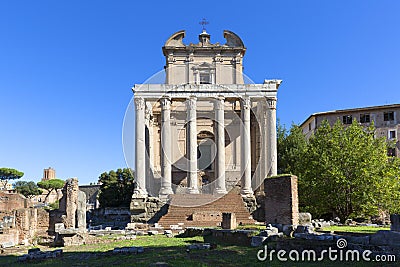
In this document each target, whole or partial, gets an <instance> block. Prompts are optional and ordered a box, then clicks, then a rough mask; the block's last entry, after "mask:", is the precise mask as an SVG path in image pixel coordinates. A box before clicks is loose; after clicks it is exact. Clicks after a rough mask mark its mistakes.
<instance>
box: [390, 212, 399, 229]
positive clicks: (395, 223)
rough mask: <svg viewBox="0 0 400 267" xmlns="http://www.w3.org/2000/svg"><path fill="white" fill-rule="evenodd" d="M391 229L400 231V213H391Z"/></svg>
mask: <svg viewBox="0 0 400 267" xmlns="http://www.w3.org/2000/svg"><path fill="white" fill-rule="evenodd" d="M390 230H392V231H396V232H400V214H391V215H390Z"/></svg>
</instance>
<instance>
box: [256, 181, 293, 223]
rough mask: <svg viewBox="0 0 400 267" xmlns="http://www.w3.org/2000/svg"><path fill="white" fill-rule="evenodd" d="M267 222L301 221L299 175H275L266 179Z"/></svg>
mask: <svg viewBox="0 0 400 267" xmlns="http://www.w3.org/2000/svg"><path fill="white" fill-rule="evenodd" d="M264 192H265V222H266V224H276V223H280V224H292V225H297V224H298V223H299V200H298V191H297V177H296V176H294V175H292V176H291V175H288V176H282V177H279V176H275V177H270V178H267V179H265V180H264Z"/></svg>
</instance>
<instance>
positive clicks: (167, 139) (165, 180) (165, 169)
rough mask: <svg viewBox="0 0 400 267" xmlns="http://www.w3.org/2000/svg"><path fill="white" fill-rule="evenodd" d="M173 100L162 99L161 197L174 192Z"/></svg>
mask: <svg viewBox="0 0 400 267" xmlns="http://www.w3.org/2000/svg"><path fill="white" fill-rule="evenodd" d="M171 145H172V139H171V100H170V99H169V98H162V99H161V189H160V193H159V194H160V197H166V196H167V195H169V194H173V191H172V187H171V184H172V174H171V171H172V169H171V156H172V155H171V150H172V149H171Z"/></svg>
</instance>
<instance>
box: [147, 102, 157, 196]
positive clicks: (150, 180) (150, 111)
mask: <svg viewBox="0 0 400 267" xmlns="http://www.w3.org/2000/svg"><path fill="white" fill-rule="evenodd" d="M145 122H146V123H145V124H146V127H147V132H146V135H145V136H146V140H145V141H146V143H145V144H146V152H147V154H146V189H147V192H148V193H149V194H151V195H154V194H155V192H152V189H153V187H152V184H153V178H154V176H153V163H154V151H153V149H154V144H153V141H154V140H153V138H154V137H153V132H154V130H153V123H154V117H153V105H152V103H151V102H149V101H148V102H146V111H145Z"/></svg>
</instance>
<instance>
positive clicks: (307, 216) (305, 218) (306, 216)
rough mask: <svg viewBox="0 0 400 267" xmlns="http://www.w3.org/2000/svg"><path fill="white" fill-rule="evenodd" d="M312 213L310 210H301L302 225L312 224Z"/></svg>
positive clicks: (300, 220) (300, 221)
mask: <svg viewBox="0 0 400 267" xmlns="http://www.w3.org/2000/svg"><path fill="white" fill-rule="evenodd" d="M311 219H312V216H311V213H309V212H299V224H301V225H309V224H311Z"/></svg>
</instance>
